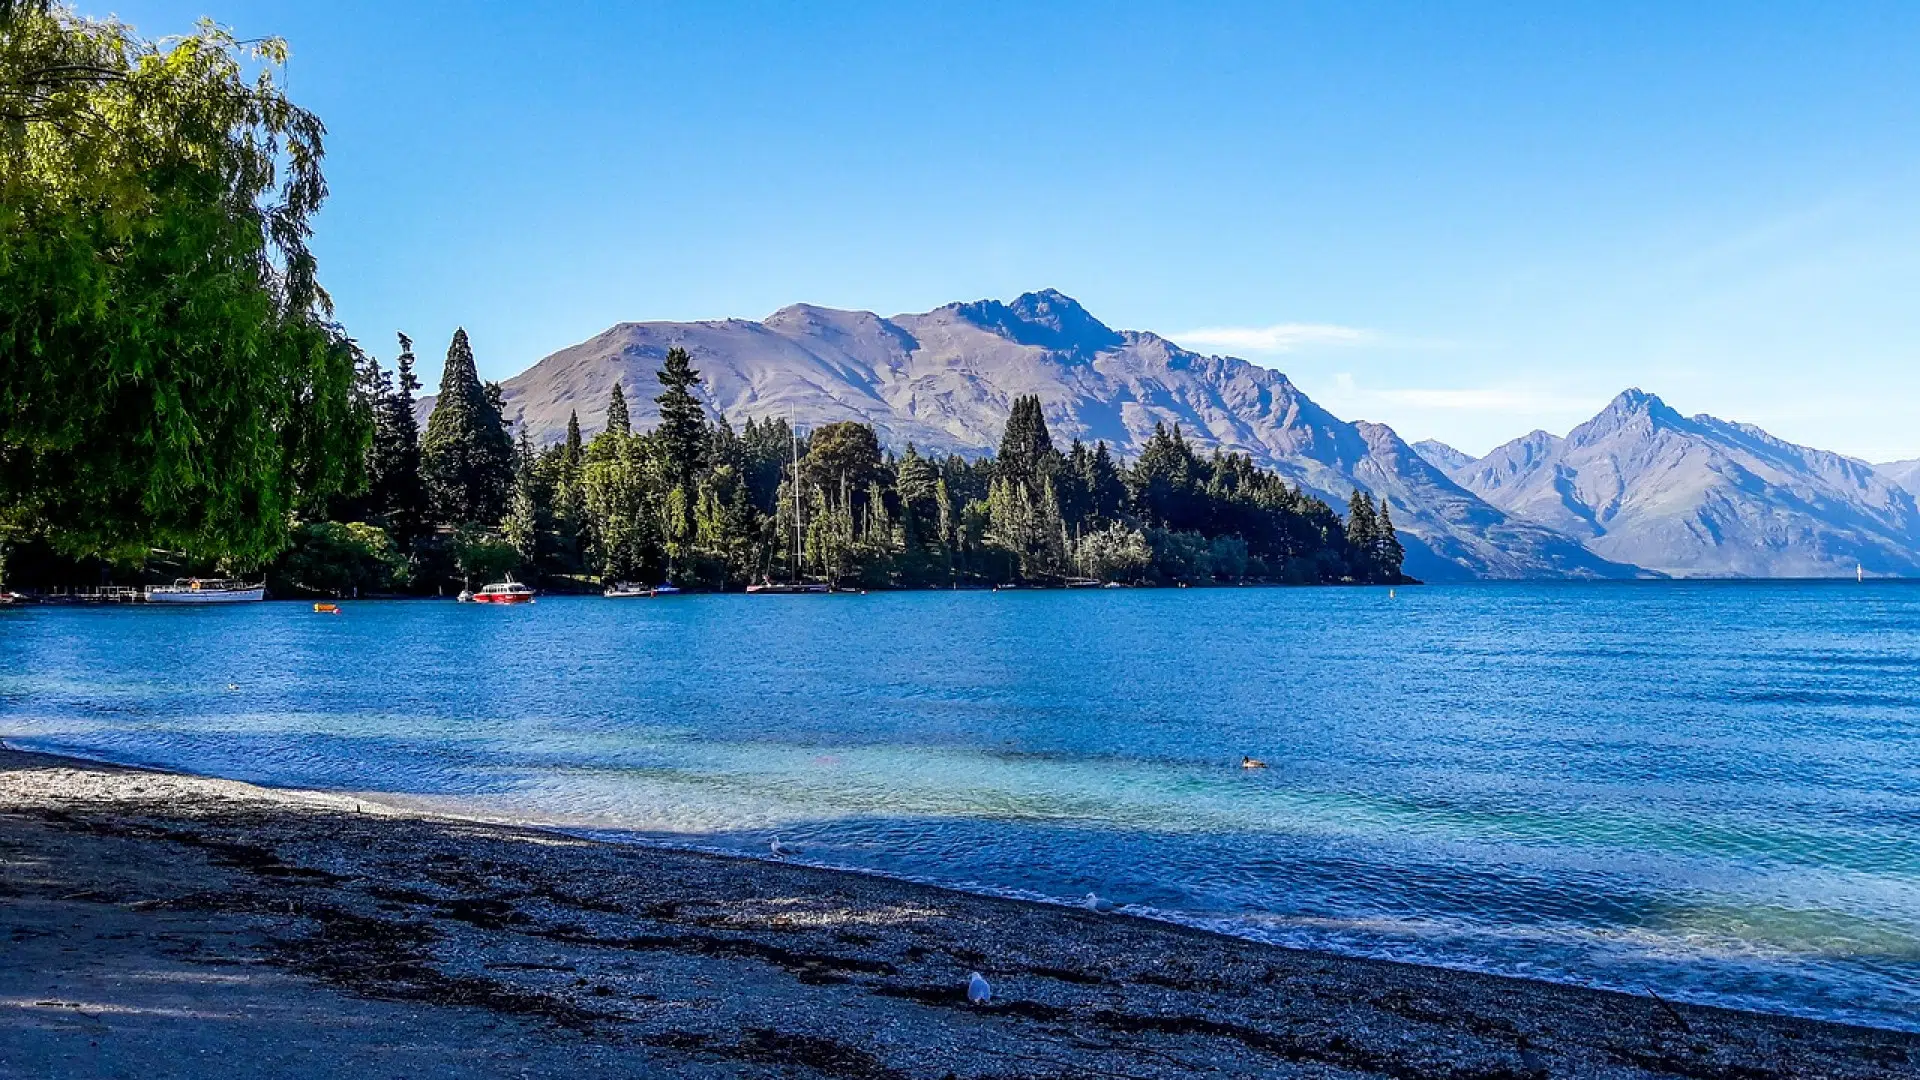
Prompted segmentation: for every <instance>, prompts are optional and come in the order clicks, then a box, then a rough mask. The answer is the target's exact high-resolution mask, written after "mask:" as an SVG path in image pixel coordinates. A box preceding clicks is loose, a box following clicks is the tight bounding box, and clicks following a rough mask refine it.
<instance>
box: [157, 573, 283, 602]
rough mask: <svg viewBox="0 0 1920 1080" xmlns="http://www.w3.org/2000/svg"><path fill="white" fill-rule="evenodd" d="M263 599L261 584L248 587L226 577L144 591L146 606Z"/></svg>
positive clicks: (182, 581)
mask: <svg viewBox="0 0 1920 1080" xmlns="http://www.w3.org/2000/svg"><path fill="white" fill-rule="evenodd" d="M266 598H267V586H266V583H265V582H262V583H260V584H258V585H251V584H248V583H247V582H244V581H233V580H230V579H228V578H181V579H179V580H178V581H175V582H174V583H173V584H171V585H154V586H151V587H149V588H148V589H147V602H148V603H150V604H245V603H250V602H252V601H255V600H265V599H266Z"/></svg>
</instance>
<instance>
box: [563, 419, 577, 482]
mask: <svg viewBox="0 0 1920 1080" xmlns="http://www.w3.org/2000/svg"><path fill="white" fill-rule="evenodd" d="M563 452H564V453H565V455H566V462H567V464H568V465H570V466H572V467H574V468H576V469H577V468H579V467H580V453H581V442H580V412H579V410H577V409H576V410H573V411H571V412H569V413H567V441H566V444H565V450H564V451H563Z"/></svg>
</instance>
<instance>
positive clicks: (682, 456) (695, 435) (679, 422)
mask: <svg viewBox="0 0 1920 1080" xmlns="http://www.w3.org/2000/svg"><path fill="white" fill-rule="evenodd" d="M659 379H660V385H661V386H662V387H664V388H665V389H663V390H662V391H661V392H660V396H659V397H656V398H654V399H653V400H654V404H656V405H658V406H660V426H659V427H658V428H656V429H655V435H656V437H657V438H658V439H659V440H660V448H661V452H662V453H663V454H664V455H665V456H666V467H667V476H668V477H669V478H670V479H671V480H672V481H673V483H674V484H675V485H676V486H678V487H684V488H688V489H691V488H692V487H693V478H694V476H695V475H697V474H698V473H699V471H700V469H701V467H702V466H704V465H705V464H706V457H707V454H706V450H707V414H706V412H705V410H703V409H701V408H700V399H699V398H697V397H694V396H693V388H694V387H696V386H699V385H700V373H699V372H698V371H695V370H693V358H692V357H691V356H689V355H687V350H685V349H682V348H680V347H679V346H675V347H673V348H671V349H668V350H667V359H666V362H665V363H664V364H662V365H661V367H660V373H659Z"/></svg>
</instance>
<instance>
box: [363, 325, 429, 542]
mask: <svg viewBox="0 0 1920 1080" xmlns="http://www.w3.org/2000/svg"><path fill="white" fill-rule="evenodd" d="M398 337H399V339H400V357H399V359H398V360H397V361H396V366H397V367H398V368H399V371H398V373H397V377H396V378H394V379H393V380H392V382H391V383H388V382H387V381H386V377H385V375H384V374H383V375H382V393H381V398H380V402H379V404H378V406H377V407H376V409H375V414H374V434H373V445H372V446H371V447H370V448H369V451H368V454H369V457H368V465H367V485H368V502H369V503H370V505H371V508H372V511H373V514H374V516H376V517H378V518H379V519H380V520H381V522H382V523H383V524H384V525H385V526H386V529H387V532H388V534H389V535H390V536H392V537H393V539H394V540H395V541H397V542H399V543H401V544H405V543H406V542H407V541H408V540H410V539H412V538H413V537H416V536H419V535H420V534H421V532H423V531H424V530H425V528H426V520H427V506H426V494H425V492H424V491H423V490H422V489H421V486H420V423H419V421H417V420H415V419H414V415H413V392H414V391H416V390H418V389H420V380H419V379H418V378H416V377H415V376H414V374H413V339H411V338H409V337H407V335H405V334H400V335H398Z"/></svg>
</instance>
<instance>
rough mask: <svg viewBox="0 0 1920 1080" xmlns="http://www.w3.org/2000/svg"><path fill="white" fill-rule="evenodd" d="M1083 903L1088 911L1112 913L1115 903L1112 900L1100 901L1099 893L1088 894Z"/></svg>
mask: <svg viewBox="0 0 1920 1080" xmlns="http://www.w3.org/2000/svg"><path fill="white" fill-rule="evenodd" d="M1081 903H1082V904H1083V905H1084V906H1085V907H1086V909H1087V910H1088V911H1112V910H1113V902H1112V901H1110V900H1102V899H1100V894H1099V893H1088V894H1087V898H1086V899H1085V900H1084V901H1081Z"/></svg>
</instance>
